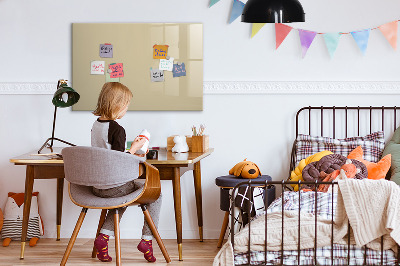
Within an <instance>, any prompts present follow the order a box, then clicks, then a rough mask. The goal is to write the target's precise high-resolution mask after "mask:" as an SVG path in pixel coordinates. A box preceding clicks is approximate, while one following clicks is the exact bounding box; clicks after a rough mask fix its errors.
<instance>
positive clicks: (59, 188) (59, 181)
mask: <svg viewBox="0 0 400 266" xmlns="http://www.w3.org/2000/svg"><path fill="white" fill-rule="evenodd" d="M63 192H64V178H57V241H60V231H61V215H62V203H63Z"/></svg>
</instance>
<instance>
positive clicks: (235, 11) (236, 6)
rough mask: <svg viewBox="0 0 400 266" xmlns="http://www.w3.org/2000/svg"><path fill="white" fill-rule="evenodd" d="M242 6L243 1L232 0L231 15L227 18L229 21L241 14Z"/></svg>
mask: <svg viewBox="0 0 400 266" xmlns="http://www.w3.org/2000/svg"><path fill="white" fill-rule="evenodd" d="M243 8H244V3H243V2H241V1H239V0H233V5H232V11H231V17H230V18H229V23H232V22H233V21H234V20H235V19H237V18H238V17H239V16H240V15H242V11H243Z"/></svg>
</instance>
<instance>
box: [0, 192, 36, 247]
mask: <svg viewBox="0 0 400 266" xmlns="http://www.w3.org/2000/svg"><path fill="white" fill-rule="evenodd" d="M38 194H39V192H34V193H32V201H31V212H30V214H29V222H28V233H27V239H30V241H29V246H31V247H33V246H35V245H36V243H37V241H38V240H39V237H40V236H41V235H43V223H42V220H41V218H40V216H39V207H38V200H37V198H38ZM23 213H24V193H14V192H9V193H8V198H7V202H6V206H5V208H4V223H3V228H2V230H1V237H2V239H3V246H4V247H8V246H9V245H10V242H11V240H19V241H20V240H21V233H22V219H23Z"/></svg>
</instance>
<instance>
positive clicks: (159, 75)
mask: <svg viewBox="0 0 400 266" xmlns="http://www.w3.org/2000/svg"><path fill="white" fill-rule="evenodd" d="M150 79H151V81H152V82H162V81H164V71H163V70H160V69H152V68H150Z"/></svg>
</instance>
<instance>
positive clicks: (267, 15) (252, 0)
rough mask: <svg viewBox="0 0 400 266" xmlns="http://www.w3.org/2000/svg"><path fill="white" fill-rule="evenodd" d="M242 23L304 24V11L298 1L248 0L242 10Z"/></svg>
mask: <svg viewBox="0 0 400 266" xmlns="http://www.w3.org/2000/svg"><path fill="white" fill-rule="evenodd" d="M242 22H247V23H290V22H304V10H303V7H302V6H301V4H300V2H299V1H298V0H249V1H247V3H246V4H245V6H244V8H243V13H242Z"/></svg>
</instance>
